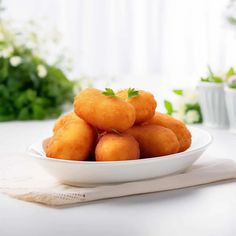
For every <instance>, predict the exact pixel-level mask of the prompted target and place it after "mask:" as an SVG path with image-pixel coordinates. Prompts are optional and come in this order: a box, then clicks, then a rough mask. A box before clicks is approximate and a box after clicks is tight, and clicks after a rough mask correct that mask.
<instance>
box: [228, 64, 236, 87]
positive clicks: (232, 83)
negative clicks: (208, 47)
mask: <svg viewBox="0 0 236 236" xmlns="http://www.w3.org/2000/svg"><path fill="white" fill-rule="evenodd" d="M226 82H227V85H228V87H229V88H233V89H236V73H235V70H234V68H233V67H230V68H229V70H228V71H227V73H226Z"/></svg>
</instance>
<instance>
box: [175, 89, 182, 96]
mask: <svg viewBox="0 0 236 236" xmlns="http://www.w3.org/2000/svg"><path fill="white" fill-rule="evenodd" d="M173 93H175V94H177V95H180V96H182V95H183V90H182V89H174V90H173Z"/></svg>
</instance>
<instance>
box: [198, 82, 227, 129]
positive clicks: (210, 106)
mask: <svg viewBox="0 0 236 236" xmlns="http://www.w3.org/2000/svg"><path fill="white" fill-rule="evenodd" d="M198 91H199V95H200V96H199V102H200V106H201V110H202V116H203V123H204V125H205V126H208V127H212V128H227V127H228V126H229V121H228V114H227V110H226V104H225V94H224V84H223V83H222V84H221V83H220V84H219V83H208V82H199V84H198Z"/></svg>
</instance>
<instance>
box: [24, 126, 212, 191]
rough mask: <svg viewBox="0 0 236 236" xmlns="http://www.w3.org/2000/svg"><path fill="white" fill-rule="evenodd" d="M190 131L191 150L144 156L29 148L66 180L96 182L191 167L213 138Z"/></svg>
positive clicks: (50, 170)
mask: <svg viewBox="0 0 236 236" xmlns="http://www.w3.org/2000/svg"><path fill="white" fill-rule="evenodd" d="M190 131H191V133H192V145H191V147H190V148H189V149H188V150H186V151H184V152H182V153H177V154H173V155H168V156H163V157H153V158H146V159H140V160H128V161H112V162H93V161H68V160H61V159H53V158H48V157H46V155H45V152H44V149H43V145H42V143H35V144H32V145H31V146H30V147H29V149H28V152H29V154H30V156H32V157H34V158H35V160H37V161H38V163H39V164H40V165H41V166H42V167H44V168H45V170H47V172H48V173H49V174H51V175H52V176H54V177H55V178H56V179H58V180H59V181H60V182H61V183H64V184H68V185H73V186H94V185H99V184H112V183H121V182H128V181H137V180H144V179H151V178H157V177H162V176H166V175H171V174H177V173H181V172H183V171H184V170H186V169H187V168H188V167H190V166H191V165H192V164H193V162H195V161H196V160H197V159H198V158H199V157H200V156H201V154H202V153H203V152H204V151H205V150H206V148H207V147H208V146H209V144H210V143H211V141H212V137H211V136H210V134H209V133H208V132H206V131H204V130H201V129H198V128H190ZM44 142H45V140H44Z"/></svg>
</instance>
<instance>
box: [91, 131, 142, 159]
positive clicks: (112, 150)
mask: <svg viewBox="0 0 236 236" xmlns="http://www.w3.org/2000/svg"><path fill="white" fill-rule="evenodd" d="M139 156H140V151H139V144H138V142H137V141H136V140H135V138H134V137H132V136H130V135H124V134H121V135H119V134H105V135H104V136H102V137H101V138H100V140H99V142H98V144H97V146H96V149H95V157H96V161H123V160H135V159H139Z"/></svg>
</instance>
